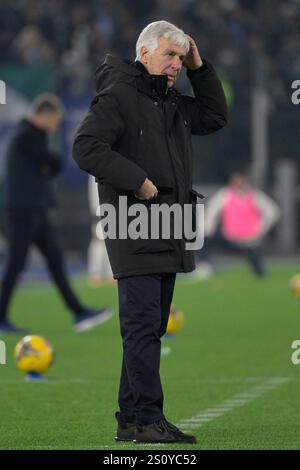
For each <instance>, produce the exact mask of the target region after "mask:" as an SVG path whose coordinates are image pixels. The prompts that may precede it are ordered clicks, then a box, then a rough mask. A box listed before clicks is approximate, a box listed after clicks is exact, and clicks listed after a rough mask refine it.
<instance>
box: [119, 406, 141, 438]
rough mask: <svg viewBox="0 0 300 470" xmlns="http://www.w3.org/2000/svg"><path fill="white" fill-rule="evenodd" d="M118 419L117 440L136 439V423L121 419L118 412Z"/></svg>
mask: <svg viewBox="0 0 300 470" xmlns="http://www.w3.org/2000/svg"><path fill="white" fill-rule="evenodd" d="M115 416H116V420H117V421H118V429H117V435H116V437H115V440H116V441H133V440H134V439H135V431H136V424H135V423H133V422H132V423H129V422H124V421H121V420H120V413H119V412H118V411H117V412H116V415H115Z"/></svg>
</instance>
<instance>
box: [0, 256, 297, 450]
mask: <svg viewBox="0 0 300 470" xmlns="http://www.w3.org/2000/svg"><path fill="white" fill-rule="evenodd" d="M296 272H297V266H296V265H295V266H279V265H274V266H272V267H271V268H270V273H269V276H268V277H267V278H266V279H263V280H259V279H256V278H254V277H252V276H251V274H250V273H249V272H248V270H247V268H246V267H244V266H242V267H237V268H234V269H232V270H231V271H227V272H224V273H220V274H218V275H216V276H215V277H213V278H211V279H209V280H207V281H205V282H199V281H198V282H197V281H195V280H193V279H189V278H188V277H186V278H180V279H178V281H177V285H176V290H175V297H174V303H175V304H176V305H178V306H179V307H181V308H182V310H183V311H184V313H185V326H184V328H183V330H182V331H181V332H180V333H179V334H178V335H177V336H175V337H173V338H172V339H170V340H168V341H167V340H164V345H166V346H168V347H170V348H171V353H170V354H169V355H166V356H163V357H162V359H161V377H162V382H163V386H164V394H165V410H164V411H165V415H166V416H167V418H168V419H169V420H170V421H171V422H174V423H179V422H181V421H182V420H191V419H192V418H195V416H197V415H199V413H200V414H201V413H202V412H203V411H205V410H207V409H214V408H215V407H216V406H218V405H221V404H222V403H224V402H225V401H226V400H231V399H233V398H234V396H235V395H237V394H241V393H246V394H247V393H248V394H249V393H250V395H251V393H252V390H253V387H256V386H258V387H259V386H260V385H261V384H264V383H266V381H267V380H269V379H271V380H273V379H275V378H286V379H287V380H286V382H284V383H282V384H279V385H278V386H276V387H274V388H272V389H270V390H268V389H267V390H264V391H263V392H261V393H258V395H257V396H256V397H254V398H252V399H251V400H250V401H249V402H247V403H245V404H243V405H241V406H236V407H232V409H228V410H227V411H226V410H225V411H224V410H223V412H222V411H221V412H220V413H219V416H215V417H213V418H209V419H208V420H207V421H205V420H204V421H202V422H201V423H199V422H198V423H197V419H196V421H190V422H191V423H193V425H194V428H193V433H194V434H195V435H196V436H197V438H198V444H197V445H196V446H187V445H186V446H181V445H169V446H166V445H165V446H162V445H156V446H154V447H153V446H144V445H135V444H133V443H116V442H115V441H114V435H115V429H116V423H115V419H114V412H115V411H116V410H117V409H118V408H117V391H118V381H119V373H120V366H121V340H120V334H119V322H118V315H117V292H116V288H114V287H103V288H99V289H92V288H90V287H89V286H88V285H87V283H86V281H85V280H84V279H82V278H77V279H75V280H74V285H75V287H76V289H77V291H78V292H79V293H80V295H81V297H82V299H84V300H85V302H87V303H88V304H90V305H95V306H98V305H106V304H112V305H113V306H114V308H115V315H114V317H113V319H111V320H110V321H109V322H107V323H106V324H104V325H102V326H99V327H97V328H96V329H94V330H93V331H91V332H87V333H83V334H76V333H74V332H73V330H72V322H71V317H70V315H69V314H68V312H67V311H66V309H65V308H64V306H63V304H62V303H61V301H60V299H59V297H58V295H57V293H56V291H55V290H54V288H53V287H52V286H51V285H50V284H45V285H42V286H34V285H29V286H26V287H22V288H20V289H19V291H18V292H17V295H16V296H15V298H14V301H13V305H12V319H13V320H14V321H15V322H16V323H18V324H20V325H22V326H24V327H25V328H27V329H28V331H29V332H30V333H32V334H33V333H35V334H41V335H43V336H45V337H47V338H48V339H49V340H50V341H51V342H52V343H53V345H54V347H55V352H56V361H55V364H54V365H53V366H52V367H51V369H50V370H49V372H48V374H47V378H48V380H47V382H45V383H27V382H25V381H24V379H23V376H22V374H21V373H20V372H19V371H18V370H17V369H16V367H15V364H14V359H13V348H14V346H15V344H16V342H17V341H18V340H19V339H20V337H19V336H17V335H13V336H5V337H3V338H2V339H4V340H5V343H6V350H7V364H6V365H0V408H1V412H0V415H1V420H0V428H1V429H0V448H1V449H94V450H96V449H104V450H110V449H112V450H114V449H148V450H149V449H195V448H197V449H299V448H300V441H299V435H300V421H299V414H300V399H299V396H300V365H299V366H296V365H293V364H292V362H291V355H292V352H293V351H292V349H291V344H292V342H293V341H294V340H296V339H300V302H299V301H297V300H295V299H294V298H293V297H292V295H291V293H290V291H289V285H288V282H289V279H290V278H291V276H292V275H293V274H295V273H296ZM208 416H209V414H208ZM187 422H189V421H187Z"/></svg>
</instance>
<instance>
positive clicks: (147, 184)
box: [135, 178, 158, 200]
mask: <svg viewBox="0 0 300 470" xmlns="http://www.w3.org/2000/svg"><path fill="white" fill-rule="evenodd" d="M157 194H158V190H157V187H156V186H154V184H153V183H152V181H150V180H149V179H148V178H146V179H145V181H144V183H143V184H142V186H141V187H140V188H139V190H138V191H137V192H136V193H135V197H136V198H137V199H141V200H145V199H153V198H155V197H156V196H157Z"/></svg>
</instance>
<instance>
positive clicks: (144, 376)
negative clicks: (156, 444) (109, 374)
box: [118, 273, 176, 424]
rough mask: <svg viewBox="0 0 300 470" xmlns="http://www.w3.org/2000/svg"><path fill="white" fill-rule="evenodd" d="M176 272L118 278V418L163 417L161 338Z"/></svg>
mask: <svg viewBox="0 0 300 470" xmlns="http://www.w3.org/2000/svg"><path fill="white" fill-rule="evenodd" d="M175 278H176V274H175V273H171V274H169V273H159V274H147V275H139V276H130V277H125V278H121V279H118V291H119V313H120V327H121V335H122V341H123V361H122V372H121V380H120V388H119V407H120V418H121V419H122V420H124V421H132V420H135V421H136V422H137V423H138V424H150V423H153V422H154V421H156V420H159V419H161V418H163V416H164V415H163V400H164V397H163V390H162V386H161V381H160V375H159V367H160V350H161V342H160V338H161V337H162V336H163V335H164V334H165V332H166V328H167V324H168V318H169V312H170V307H171V302H172V297H173V291H174V285H175Z"/></svg>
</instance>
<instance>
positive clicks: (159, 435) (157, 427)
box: [134, 419, 197, 444]
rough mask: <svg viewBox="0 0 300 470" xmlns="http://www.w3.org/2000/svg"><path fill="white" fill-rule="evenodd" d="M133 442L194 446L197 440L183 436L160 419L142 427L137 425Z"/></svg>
mask: <svg viewBox="0 0 300 470" xmlns="http://www.w3.org/2000/svg"><path fill="white" fill-rule="evenodd" d="M134 442H135V443H137V444H147V443H152V444H154V443H155V444H172V443H173V444H174V443H183V444H196V442H197V439H196V438H195V437H194V436H190V435H188V434H184V433H183V432H182V431H180V429H178V428H176V426H174V425H173V424H171V423H169V422H168V421H167V420H166V419H162V420H160V421H155V423H152V424H147V425H143V426H141V425H138V424H137V426H136V434H135V439H134Z"/></svg>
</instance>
